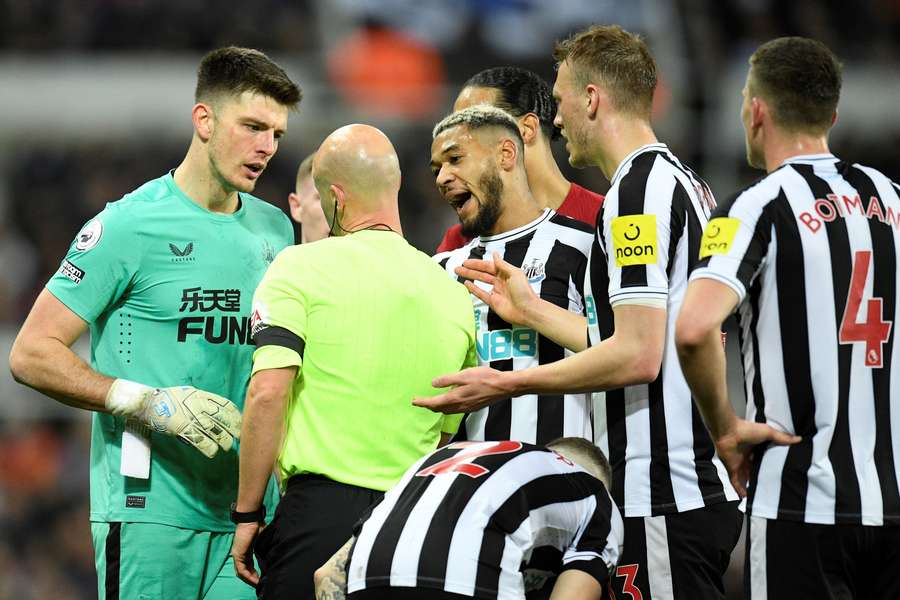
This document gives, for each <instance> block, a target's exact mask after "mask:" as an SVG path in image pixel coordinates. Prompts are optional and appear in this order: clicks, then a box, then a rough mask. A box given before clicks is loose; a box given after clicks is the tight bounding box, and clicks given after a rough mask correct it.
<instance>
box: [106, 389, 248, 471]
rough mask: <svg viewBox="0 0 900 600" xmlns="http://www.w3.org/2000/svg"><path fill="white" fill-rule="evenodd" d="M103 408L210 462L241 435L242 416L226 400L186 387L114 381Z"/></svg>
mask: <svg viewBox="0 0 900 600" xmlns="http://www.w3.org/2000/svg"><path fill="white" fill-rule="evenodd" d="M106 408H108V409H109V411H110V412H111V413H112V414H114V415H117V416H121V417H125V418H128V419H134V420H136V421H138V422H140V423H143V424H145V425H149V426H150V427H151V428H152V429H153V430H154V431H156V432H158V433H163V434H166V435H173V436H178V437H179V438H181V439H182V440H184V441H185V442H187V443H188V444H190V445H191V446H193V447H194V448H196V449H197V450H199V451H200V452H202V453H203V454H204V455H206V457H207V458H212V457H213V456H215V455H216V452H218V451H219V448H222V450H226V451H227V450H230V449H231V445H232V443H233V442H234V439H235V438H240V435H241V413H240V411H239V410H238V407H237V406H235V405H234V403H233V402H231V401H230V400H228V399H227V398H223V397H222V396H219V395H217V394H212V393H210V392H204V391H203V390H198V389H197V388H195V387H191V386H189V385H183V386H176V387H168V388H153V387H150V386H146V385H142V384H140V383H135V382H134V381H128V380H127V379H116V380H115V381H114V382H113V384H112V386H110V388H109V392H108V393H107V394H106Z"/></svg>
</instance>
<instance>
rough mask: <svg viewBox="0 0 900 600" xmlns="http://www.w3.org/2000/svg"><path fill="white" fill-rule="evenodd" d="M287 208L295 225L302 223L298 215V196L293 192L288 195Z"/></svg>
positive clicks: (299, 214)
mask: <svg viewBox="0 0 900 600" xmlns="http://www.w3.org/2000/svg"><path fill="white" fill-rule="evenodd" d="M288 208H289V209H290V211H291V218H292V219H293V220H294V221H296V222H297V223H303V219H302V217H301V213H300V196H298V195H297V194H295V193H294V192H291V193H290V194H288Z"/></svg>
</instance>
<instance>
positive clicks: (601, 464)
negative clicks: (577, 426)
mask: <svg viewBox="0 0 900 600" xmlns="http://www.w3.org/2000/svg"><path fill="white" fill-rule="evenodd" d="M547 448H548V449H549V450H555V451H557V452H559V453H560V454H562V455H563V456H565V457H566V458H568V459H570V460H572V461H573V462H576V463H578V465H579V466H581V467H582V468H584V469H585V470H587V471H589V472H590V473H591V475H594V476H595V477H597V479H599V480H600V481H602V482H603V485H605V486H606V487H607V488H609V487H610V484H611V478H612V469H611V468H610V466H609V461H608V460H607V459H606V456H605V455H604V454H603V451H602V450H601V449H600V448H598V447H597V446H596V445H594V444H593V443H592V442H590V441H588V440H586V439H584V438H580V437H562V438H559V439H556V440H553V441H552V442H550V443H549V444H547Z"/></svg>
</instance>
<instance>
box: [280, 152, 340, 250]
mask: <svg viewBox="0 0 900 600" xmlns="http://www.w3.org/2000/svg"><path fill="white" fill-rule="evenodd" d="M315 156H316V155H315V153H313V154H310V155H309V156H307V157H306V158H304V159H303V161H301V162H300V167H299V168H298V169H297V183H296V188H295V190H294V191H293V192H292V193H290V194H289V195H288V205H289V207H290V211H291V218H292V219H294V221H295V222H297V223H299V224H300V243H301V244H307V243H309V242H315V241H316V240H321V239H323V238H327V237H328V235H329V233H330V231H329V228H328V222H327V221H326V220H325V213H324V212H322V202H321V201H320V200H319V192H318V191H317V190H316V186H315V183H314V182H313V178H312V163H313V158H315Z"/></svg>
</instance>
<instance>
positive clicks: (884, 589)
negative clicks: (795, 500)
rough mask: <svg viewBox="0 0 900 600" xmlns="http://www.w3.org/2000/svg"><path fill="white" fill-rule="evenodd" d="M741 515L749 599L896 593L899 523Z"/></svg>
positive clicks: (899, 594)
mask: <svg viewBox="0 0 900 600" xmlns="http://www.w3.org/2000/svg"><path fill="white" fill-rule="evenodd" d="M747 521H748V524H747V526H748V532H747V555H746V558H745V561H744V564H745V567H744V589H745V591H746V594H745V595H746V597H747V598H749V599H750V600H759V599H761V598H762V599H766V600H778V599H780V598H788V599H790V600H794V599H795V598H815V599H816V600H832V599H834V600H837V599H840V600H853V599H860V600H861V599H863V598H865V599H869V598H871V599H876V598H878V599H883V600H887V599H888V598H900V573H898V569H900V527H875V526H871V525H818V524H812V523H801V522H799V521H779V520H774V519H764V518H762V517H753V516H751V517H749V518H748V519H747Z"/></svg>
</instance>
